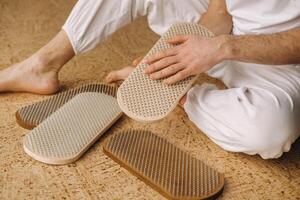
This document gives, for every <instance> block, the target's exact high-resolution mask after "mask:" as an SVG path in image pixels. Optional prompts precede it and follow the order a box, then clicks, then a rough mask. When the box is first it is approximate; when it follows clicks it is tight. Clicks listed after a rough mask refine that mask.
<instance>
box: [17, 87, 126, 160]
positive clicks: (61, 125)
mask: <svg viewBox="0 0 300 200" xmlns="http://www.w3.org/2000/svg"><path fill="white" fill-rule="evenodd" d="M121 115H122V111H121V109H120V108H119V106H118V103H117V100H116V99H115V98H114V97H112V96H109V95H105V94H101V93H90V92H88V93H81V94H78V95H77V96H75V97H74V98H73V99H71V100H70V101H69V102H68V103H66V104H65V105H64V106H62V107H61V108H60V109H58V110H57V111H56V112H55V113H53V114H52V115H51V116H50V117H48V118H47V119H46V120H44V121H43V122H42V123H41V124H40V125H39V126H37V127H36V128H35V129H33V130H32V131H31V132H30V133H29V134H27V135H25V137H24V141H23V147H24V150H25V152H26V153H27V154H28V155H30V156H31V157H32V158H34V159H36V160H38V161H40V162H44V163H48V164H68V163H71V162H74V161H76V160H77V159H78V158H79V157H80V156H81V155H82V154H83V153H84V152H85V151H86V150H88V148H89V147H90V146H91V145H93V144H94V143H95V142H96V141H97V140H98V139H99V137H100V136H101V135H102V134H103V133H104V132H105V131H106V130H107V129H108V128H109V127H111V125H113V124H114V123H115V122H116V121H117V119H118V118H119V117H120V116H121Z"/></svg>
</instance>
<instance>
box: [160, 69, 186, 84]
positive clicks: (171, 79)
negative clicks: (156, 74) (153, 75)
mask: <svg viewBox="0 0 300 200" xmlns="http://www.w3.org/2000/svg"><path fill="white" fill-rule="evenodd" d="M190 75H191V74H189V70H188V69H184V70H182V71H180V72H178V73H176V74H174V75H173V76H171V77H169V78H167V79H166V80H164V83H165V84H167V85H171V84H174V83H177V82H179V81H181V80H183V79H185V78H187V77H189V76H190Z"/></svg>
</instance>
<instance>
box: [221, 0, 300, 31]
mask: <svg viewBox="0 0 300 200" xmlns="http://www.w3.org/2000/svg"><path fill="white" fill-rule="evenodd" d="M226 4H227V10H228V12H229V13H230V14H231V15H232V16H233V24H234V28H233V33H234V34H236V35H241V34H260V33H263V34H268V33H274V32H279V31H286V30H289V29H292V28H297V27H300V1H299V0H248V1H247V0H226Z"/></svg>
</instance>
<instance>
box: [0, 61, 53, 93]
mask: <svg viewBox="0 0 300 200" xmlns="http://www.w3.org/2000/svg"><path fill="white" fill-rule="evenodd" d="M58 88H59V81H58V70H56V69H55V68H51V67H49V66H47V67H46V66H45V63H43V62H42V61H41V60H39V59H36V58H34V57H30V58H28V59H26V60H24V61H23V62H21V63H17V64H15V65H12V66H11V67H8V68H6V69H3V70H2V71H0V92H31V93H37V94H53V93H55V92H57V90H58Z"/></svg>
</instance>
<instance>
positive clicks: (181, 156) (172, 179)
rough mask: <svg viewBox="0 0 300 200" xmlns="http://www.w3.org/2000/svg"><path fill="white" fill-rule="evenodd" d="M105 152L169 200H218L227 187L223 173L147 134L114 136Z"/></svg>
mask: <svg viewBox="0 0 300 200" xmlns="http://www.w3.org/2000/svg"><path fill="white" fill-rule="evenodd" d="M103 151H104V153H105V154H107V155H108V156H109V157H110V158H112V159H113V160H114V161H116V162H117V163H119V164H120V165H121V166H123V167H124V168H126V169H128V170H129V171H130V172H132V173H133V174H134V175H136V176H137V177H139V178H140V179H142V180H143V181H144V182H146V183H147V184H149V185H150V186H152V187H153V188H154V189H155V190H157V191H158V192H160V193H161V194H162V195H164V196H165V197H167V198H169V199H189V200H193V199H208V198H216V197H217V196H218V195H219V194H220V193H221V192H222V189H223V187H224V175H223V174H221V173H218V172H217V171H216V170H214V169H212V168H211V167H209V166H207V165H205V164H204V163H203V162H202V161H200V160H197V159H196V158H194V157H192V156H190V155H189V154H187V153H186V152H184V151H182V150H180V149H179V148H177V147H176V146H174V145H173V144H171V143H169V142H167V141H166V140H165V139H163V138H160V137H158V136H157V135H155V134H153V133H151V132H148V131H140V130H138V131H137V130H129V131H126V132H122V133H119V134H115V135H113V136H111V137H110V138H108V139H107V141H105V144H104V147H103Z"/></svg>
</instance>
